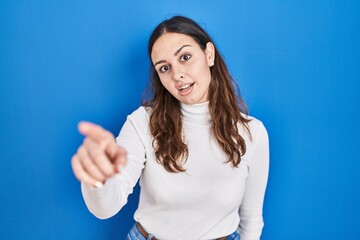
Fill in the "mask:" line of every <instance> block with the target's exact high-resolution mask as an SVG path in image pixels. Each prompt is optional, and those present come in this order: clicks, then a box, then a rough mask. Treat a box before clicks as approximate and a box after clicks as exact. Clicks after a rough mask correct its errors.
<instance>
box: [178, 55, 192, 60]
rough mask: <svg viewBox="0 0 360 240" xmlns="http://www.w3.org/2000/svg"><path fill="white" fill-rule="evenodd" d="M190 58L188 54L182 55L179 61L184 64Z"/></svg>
mask: <svg viewBox="0 0 360 240" xmlns="http://www.w3.org/2000/svg"><path fill="white" fill-rule="evenodd" d="M190 58H191V55H190V54H184V55H182V56H181V58H180V61H182V62H186V61H189V59H190Z"/></svg>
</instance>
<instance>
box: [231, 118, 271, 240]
mask: <svg viewBox="0 0 360 240" xmlns="http://www.w3.org/2000/svg"><path fill="white" fill-rule="evenodd" d="M254 141H255V147H254V149H253V151H252V156H251V163H250V166H249V176H248V179H247V181H246V186H245V192H244V197H243V201H242V204H241V206H240V209H239V215H240V224H239V228H238V231H239V232H240V239H241V240H259V239H260V235H261V232H262V228H263V226H264V222H263V217H262V209H263V202H264V196H265V189H266V185H267V179H268V171H269V141H268V134H267V131H266V129H265V127H264V125H263V124H262V123H260V126H259V127H258V131H257V132H256V136H255V139H254Z"/></svg>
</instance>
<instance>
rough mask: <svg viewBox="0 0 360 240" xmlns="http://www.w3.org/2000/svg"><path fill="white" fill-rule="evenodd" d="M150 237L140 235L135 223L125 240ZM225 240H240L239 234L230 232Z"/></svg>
mask: <svg viewBox="0 0 360 240" xmlns="http://www.w3.org/2000/svg"><path fill="white" fill-rule="evenodd" d="M152 237H154V236H153V235H151V234H149V237H148V238H147V239H146V238H144V237H143V236H142V235H141V233H140V232H139V230H138V229H137V227H136V224H134V226H133V227H132V228H131V229H130V232H129V233H128V235H127V236H126V239H125V240H150V239H151V238H152ZM155 237H156V236H155ZM226 240H240V235H239V234H238V233H237V232H236V231H235V232H233V233H232V234H230V235H229V236H228V237H227V238H226Z"/></svg>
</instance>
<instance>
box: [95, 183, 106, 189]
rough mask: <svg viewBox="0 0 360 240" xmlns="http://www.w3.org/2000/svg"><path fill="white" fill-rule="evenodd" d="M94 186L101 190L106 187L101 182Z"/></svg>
mask: <svg viewBox="0 0 360 240" xmlns="http://www.w3.org/2000/svg"><path fill="white" fill-rule="evenodd" d="M94 186H95V187H96V188H101V187H102V186H104V184H103V183H101V182H95V184H94Z"/></svg>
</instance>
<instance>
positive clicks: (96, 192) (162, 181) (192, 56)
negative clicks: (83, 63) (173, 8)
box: [72, 16, 269, 240]
mask: <svg viewBox="0 0 360 240" xmlns="http://www.w3.org/2000/svg"><path fill="white" fill-rule="evenodd" d="M148 51H149V56H150V59H151V67H150V80H151V84H152V85H151V87H152V98H151V99H150V100H148V101H146V102H144V104H143V106H141V107H140V108H138V109H137V110H136V111H134V112H133V113H132V114H131V115H129V116H128V118H127V121H126V122H125V124H124V126H123V128H122V129H121V131H120V134H119V136H118V137H117V138H116V140H115V139H114V137H113V136H112V135H111V133H109V132H108V131H106V130H105V129H103V128H101V127H100V126H97V125H94V124H91V123H87V122H83V123H80V124H79V131H80V132H81V133H82V134H83V135H84V136H85V140H84V143H83V144H82V145H81V146H80V147H79V149H78V151H77V153H76V154H75V155H74V156H73V158H72V167H73V171H74V174H75V176H76V177H77V178H78V179H79V181H81V183H82V184H81V186H82V194H83V197H84V200H85V203H86V205H87V207H88V209H89V210H90V211H91V212H92V213H93V214H94V215H95V216H96V217H98V218H101V219H104V218H109V217H111V216H113V215H115V214H116V213H117V212H118V211H119V210H120V209H121V208H122V207H123V206H124V205H125V204H126V202H127V198H128V195H129V194H130V193H132V191H133V187H134V186H135V184H136V183H137V181H138V180H139V179H140V186H141V192H140V200H139V206H138V209H137V210H136V212H135V214H134V219H135V220H136V224H135V225H134V227H133V228H132V229H131V230H130V232H129V234H128V236H127V239H132V240H134V239H141V240H144V239H176V240H179V239H186V240H192V239H239V237H240V236H241V240H255V239H260V235H261V231H262V228H263V217H262V208H263V200H264V194H265V189H266V184H267V178H268V168H269V146H268V136H267V132H266V129H265V127H264V126H263V124H262V123H261V121H259V120H257V119H255V118H253V117H250V116H248V114H247V110H246V107H245V104H244V102H243V101H242V99H241V98H240V97H239V96H237V95H236V92H235V90H234V85H236V84H235V82H234V81H233V80H232V78H231V76H230V74H229V72H228V70H227V67H226V65H225V62H224V60H223V59H222V57H221V55H220V54H219V52H218V50H217V48H216V47H215V45H214V42H213V41H212V40H211V38H210V37H209V35H208V34H207V33H206V32H205V31H204V30H203V29H202V28H201V27H200V26H199V25H198V24H197V23H195V22H194V21H193V20H191V19H189V18H185V17H181V16H175V17H173V18H171V19H168V20H165V21H163V22H162V23H160V24H159V25H158V26H157V27H156V28H155V30H154V31H153V33H152V35H151V37H150V40H149V45H148ZM239 235H240V236H239Z"/></svg>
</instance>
